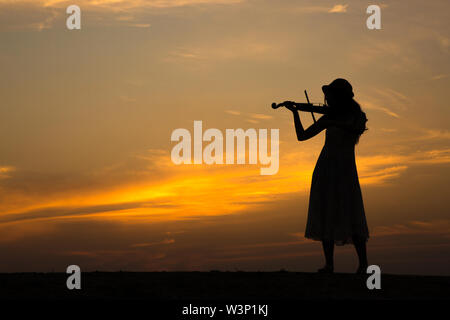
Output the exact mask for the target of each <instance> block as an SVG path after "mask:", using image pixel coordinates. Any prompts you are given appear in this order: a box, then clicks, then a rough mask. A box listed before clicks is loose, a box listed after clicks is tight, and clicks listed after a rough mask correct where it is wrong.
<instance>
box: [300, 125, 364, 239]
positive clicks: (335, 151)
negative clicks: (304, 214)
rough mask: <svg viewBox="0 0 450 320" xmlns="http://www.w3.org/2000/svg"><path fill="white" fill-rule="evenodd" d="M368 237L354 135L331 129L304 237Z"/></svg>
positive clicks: (316, 174) (316, 171)
mask: <svg viewBox="0 0 450 320" xmlns="http://www.w3.org/2000/svg"><path fill="white" fill-rule="evenodd" d="M353 236H358V237H361V238H363V239H365V240H367V239H368V238H369V231H368V228H367V222H366V216H365V212H364V205H363V199H362V194H361V188H360V185H359V180H358V173H357V170H356V163H355V136H354V134H352V133H350V132H349V131H347V130H346V129H343V128H341V127H336V126H332V127H329V128H328V129H327V130H326V138H325V145H324V146H323V149H322V151H321V153H320V156H319V159H318V160H317V163H316V167H315V168H314V172H313V176H312V182H311V193H310V197H309V208H308V220H307V223H306V230H305V237H306V238H310V239H314V240H334V242H335V244H337V245H343V244H346V243H352V242H353V241H352V237H353Z"/></svg>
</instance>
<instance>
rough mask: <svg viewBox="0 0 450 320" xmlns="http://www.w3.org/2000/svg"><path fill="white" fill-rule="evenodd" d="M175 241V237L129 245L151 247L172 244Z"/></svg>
mask: <svg viewBox="0 0 450 320" xmlns="http://www.w3.org/2000/svg"><path fill="white" fill-rule="evenodd" d="M172 243H175V239H164V240H162V241H158V242H145V243H133V244H131V245H130V247H132V248H145V247H151V246H156V245H161V244H172Z"/></svg>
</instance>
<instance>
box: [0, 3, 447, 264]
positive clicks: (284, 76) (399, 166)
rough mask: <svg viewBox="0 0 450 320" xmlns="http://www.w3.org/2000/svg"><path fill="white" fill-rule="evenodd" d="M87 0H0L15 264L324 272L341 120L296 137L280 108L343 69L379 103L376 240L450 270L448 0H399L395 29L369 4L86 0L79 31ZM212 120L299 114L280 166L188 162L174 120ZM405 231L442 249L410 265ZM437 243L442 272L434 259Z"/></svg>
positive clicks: (4, 181) (372, 214) (287, 132)
mask: <svg viewBox="0 0 450 320" xmlns="http://www.w3.org/2000/svg"><path fill="white" fill-rule="evenodd" d="M68 4H72V3H71V2H70V1H63V0H61V1H59V0H53V1H52V0H47V1H44V0H43V1H28V0H19V1H10V0H0V40H1V41H0V43H1V46H0V68H1V70H2V75H3V77H2V79H1V80H0V81H1V86H0V93H1V96H2V100H3V101H2V107H1V108H0V130H1V131H0V143H1V146H2V147H1V157H0V191H1V194H0V206H1V215H0V230H1V231H0V232H1V234H2V235H1V236H0V252H2V253H3V254H4V255H7V256H10V257H11V259H9V262H2V263H0V272H1V271H15V270H17V271H19V270H28V269H27V268H30V270H49V269H51V267H52V266H55V265H56V266H57V267H58V268H60V267H61V266H63V265H64V264H65V263H66V262H67V261H72V259H73V258H74V257H80V256H81V257H83V259H86V260H83V262H84V263H85V264H86V266H88V268H91V269H95V268H97V269H101V268H103V269H109V270H111V269H114V268H119V267H120V268H128V269H139V270H150V269H152V268H153V269H169V270H171V269H174V268H175V269H176V268H186V269H203V268H213V267H214V268H218V269H220V268H221V267H223V268H227V267H230V266H232V265H233V264H232V263H236V267H237V268H244V269H245V268H248V269H252V268H253V269H254V268H256V266H261V268H263V269H270V268H281V266H280V265H278V264H277V263H276V262H274V261H273V260H271V259H272V258H273V257H277V255H279V256H280V257H282V258H280V262H279V263H280V264H282V263H286V264H287V265H288V266H291V268H303V269H308V268H313V265H314V263H316V262H317V260H314V259H319V258H320V247H319V246H318V245H317V243H310V242H309V241H306V242H305V241H304V239H303V240H302V238H301V236H299V235H301V234H302V232H303V230H304V229H303V228H304V222H305V219H306V209H307V204H308V201H307V200H308V194H309V186H310V181H311V176H312V170H313V168H314V164H315V161H316V159H317V157H318V155H319V153H320V149H321V147H322V144H323V141H324V135H323V133H321V134H320V135H319V136H318V137H315V138H313V139H312V140H310V141H307V142H301V143H299V142H297V141H295V133H294V128H293V123H292V119H291V115H290V114H289V113H288V112H287V111H285V110H281V109H279V110H272V109H271V108H270V104H271V103H272V102H273V101H277V102H279V101H284V100H297V101H303V100H304V97H303V90H304V89H307V90H308V92H309V95H310V99H311V100H312V101H314V102H322V100H323V97H322V94H321V90H320V88H321V86H322V85H323V84H325V83H329V82H331V80H333V79H334V78H337V77H344V78H347V79H349V81H350V82H351V83H352V85H353V87H354V90H355V95H356V99H357V101H358V102H360V104H361V106H362V108H363V110H364V111H365V112H366V113H367V116H368V119H369V122H368V127H369V130H368V131H367V132H366V133H365V134H364V135H363V136H362V137H361V141H360V143H359V144H358V145H357V147H356V155H357V166H358V174H359V177H360V182H361V186H362V191H363V198H364V201H365V206H366V211H367V216H368V220H369V227H370V230H371V232H372V234H373V235H375V237H374V239H373V251H374V252H377V250H379V252H387V253H386V254H385V255H383V254H381V253H380V254H378V255H375V254H374V256H375V258H378V259H380V261H382V262H383V263H384V264H385V265H386V266H387V268H388V270H389V268H391V270H394V271H397V270H398V271H399V272H403V271H404V272H409V270H414V271H411V272H419V273H420V272H422V273H443V272H444V271H443V270H445V269H444V267H445V266H448V263H449V261H448V260H442V259H444V258H442V257H441V256H440V255H439V253H438V252H439V251H433V250H435V248H436V247H437V246H441V249H440V250H442V247H443V248H445V249H443V250H447V251H448V250H449V248H450V241H449V239H450V229H449V220H448V213H449V212H450V206H449V203H448V201H446V194H447V193H448V192H447V191H446V188H447V187H446V181H447V180H448V176H449V168H450V167H449V163H450V131H449V115H450V111H449V110H448V108H447V106H448V101H449V98H450V97H449V92H448V87H449V83H450V81H449V75H450V70H449V67H450V66H449V63H448V55H449V44H450V41H449V35H450V26H449V24H448V22H447V19H446V18H445V17H446V16H445V12H446V10H447V9H448V7H449V5H448V3H447V2H445V1H436V2H433V3H432V4H431V3H429V4H424V3H423V2H421V1H409V2H408V4H407V5H406V4H405V3H403V2H401V1H398V2H389V1H386V2H384V3H382V4H380V5H381V7H382V28H383V29H382V30H379V31H370V30H368V29H367V28H366V26H365V19H366V17H367V14H366V13H365V9H366V7H367V5H368V4H366V3H361V2H359V1H347V2H335V1H291V0H281V1H268V0H247V1H246V0H241V1H238V0H235V1H233V0H232V1H226V0H174V1H169V0H167V1H166V0H149V1H144V0H131V1H124V0H123V1H122V0H104V1H102V0H98V1H84V0H83V1H78V2H77V4H78V5H79V6H80V7H81V10H82V29H81V30H80V31H68V30H66V29H65V18H66V17H67V15H66V14H65V7H66V6H67V5H68ZM302 118H303V119H305V120H304V123H305V124H310V123H311V121H312V120H311V116H310V115H308V114H305V115H302ZM194 120H202V121H203V126H204V129H207V128H218V129H220V130H222V131H223V132H224V131H225V129H226V128H244V129H247V128H256V129H258V128H265V129H270V128H278V129H280V169H279V172H278V174H276V175H273V176H261V175H260V174H259V172H260V171H259V169H260V167H261V165H260V164H258V165H228V166H227V165H223V166H222V165H212V166H208V165H196V166H194V165H181V166H176V165H174V164H173V163H172V162H171V161H170V151H171V149H172V147H173V146H174V145H175V143H172V142H171V141H170V135H171V132H172V131H173V130H174V129H177V128H186V129H188V130H190V131H191V132H193V121H194ZM239 219H241V220H239ZM239 221H242V222H241V223H242V225H241V223H240V222H239ZM246 223H248V224H249V225H252V226H253V225H254V226H256V227H255V228H247V229H246V228H245V224H246ZM221 226H223V228H221ZM61 230H64V232H63V231H61ZM96 230H97V231H98V233H99V234H98V235H96ZM211 230H213V231H211ZM237 230H240V231H241V233H240V234H238V233H237ZM433 230H435V231H436V232H433ZM208 236H213V239H211V240H210V241H211V242H210V243H209V242H208V240H204V239H207V237H208ZM183 237H184V238H183ZM390 237H399V239H396V240H395V243H396V245H397V246H398V248H399V249H398V250H400V247H401V246H404V248H407V247H408V245H410V244H412V243H414V244H415V245H417V239H418V238H420V239H421V246H423V255H420V254H418V256H417V257H416V258H412V257H410V256H408V255H407V254H406V251H407V250H406V249H404V251H403V253H400V256H401V257H402V259H403V260H402V261H401V262H399V260H398V259H394V258H392V256H393V255H395V254H397V255H399V253H398V252H397V251H396V250H397V249H395V248H396V247H395V246H392V248H391V249H390V246H389V245H392V241H391V242H389V239H391V238H390ZM86 239H90V240H89V241H87V240H86ZM182 239H184V240H183V241H182ZM200 239H203V241H200ZM292 243H294V245H293V244H292ZM37 244H39V248H36V247H35V246H36V245H37ZM208 244H209V245H210V246H213V247H215V248H216V249H217V251H216V252H215V253H212V252H210V249H209V248H208V247H207V246H208ZM370 244H371V242H369V252H370ZM242 246H244V247H245V249H242ZM252 246H256V248H260V247H261V248H262V247H264V246H268V247H271V248H275V247H276V248H278V251H276V250H275V249H273V250H274V251H273V252H272V251H271V250H268V251H267V255H264V251H263V250H262V249H261V250H262V251H261V252H260V251H257V253H255V254H254V255H253V254H252V253H251V252H250V251H249V250H250V249H249V248H252ZM297 246H300V249H301V248H307V249H304V250H303V251H302V250H299V248H298V247H297ZM427 246H428V247H427ZM377 248H379V249H377ZM222 249H223V252H222V251H221V250H222ZM12 250H15V251H14V252H15V253H14V252H12ZM255 250H259V249H255ZM345 250H347V249H345ZM389 250H390V251H389ZM408 250H409V249H408ZM421 250H422V249H421ZM427 250H428V251H429V252H432V256H433V259H437V260H436V261H441V262H440V265H441V266H442V268H439V267H437V266H436V267H431V266H429V264H427V263H425V260H421V259H422V258H423V257H425V256H427V254H426V252H427ZM436 250H437V249H436ZM419 251H420V250H419ZM447 251H444V252H447ZM220 252H222V255H221V254H220ZM255 252H256V251H255ZM188 253H190V255H188ZM402 254H403V255H402ZM24 256H25V257H28V258H24ZM302 256H304V257H305V258H302V259H304V260H302V261H299V259H298V257H302ZM42 257H47V258H46V259H47V260H48V261H47V262H46V263H43V262H40V260H41V258H42ZM152 257H153V258H154V259H152ZM155 257H156V258H155ZM252 257H253V258H252ZM307 257H310V258H307ZM311 257H313V258H311ZM195 259H197V261H196V262H193V260H195ZM283 259H285V260H283ZM286 259H288V260H286ZM289 259H292V260H289ZM408 259H409V260H408ZM411 259H413V260H414V259H416V260H414V261H415V262H414V263H415V265H416V267H414V268H413V269H408V268H406V267H405V266H406V265H407V264H411V263H412V262H411V261H412V260H411ZM423 259H425V258H423ZM439 259H441V260H439ZM224 260H225V261H224ZM120 261H122V262H120ZM127 261H128V262H127ZM227 261H228V262H227ZM239 261H242V263H241V262H239ZM283 261H284V262H283ZM345 261H346V262H345V263H350V262H348V261H351V260H349V259H347V260H345ZM80 263H81V262H80ZM345 266H347V265H345ZM343 268H344V266H343ZM433 268H435V269H433ZM447 269H448V268H447ZM444 273H445V272H444Z"/></svg>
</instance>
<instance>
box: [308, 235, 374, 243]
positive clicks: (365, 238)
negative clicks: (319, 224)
mask: <svg viewBox="0 0 450 320" xmlns="http://www.w3.org/2000/svg"><path fill="white" fill-rule="evenodd" d="M360 237H361V238H363V239H364V242H367V241H368V240H369V236H368V235H367V236H366V235H364V236H360ZM305 238H306V239H311V240H314V241H330V240H333V241H334V244H335V245H337V246H343V245H346V244H353V238H352V237H350V238H347V239H344V240H342V239H325V238H323V237H319V236H307V235H305Z"/></svg>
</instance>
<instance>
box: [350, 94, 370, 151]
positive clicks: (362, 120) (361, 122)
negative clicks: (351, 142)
mask: <svg viewBox="0 0 450 320" xmlns="http://www.w3.org/2000/svg"><path fill="white" fill-rule="evenodd" d="M350 110H351V112H352V113H353V114H354V115H355V116H356V119H355V122H354V124H355V135H356V136H355V144H358V142H359V138H360V137H361V135H362V134H363V133H364V132H365V131H366V130H368V129H367V127H366V122H367V116H366V113H365V112H364V111H362V109H361V106H360V105H359V103H358V102H356V100H355V99H353V98H352V100H351V102H350Z"/></svg>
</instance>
